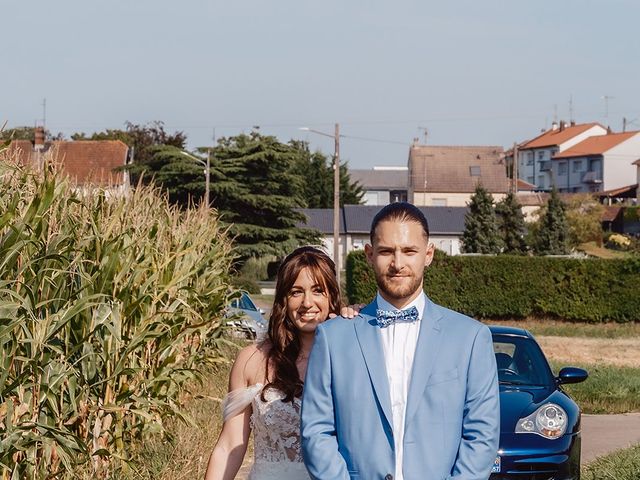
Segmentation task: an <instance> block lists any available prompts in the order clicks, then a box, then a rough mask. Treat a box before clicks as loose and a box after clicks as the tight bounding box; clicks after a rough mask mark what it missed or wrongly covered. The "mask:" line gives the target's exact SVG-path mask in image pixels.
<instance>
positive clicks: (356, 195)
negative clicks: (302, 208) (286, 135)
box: [289, 140, 364, 208]
mask: <svg viewBox="0 0 640 480" xmlns="http://www.w3.org/2000/svg"><path fill="white" fill-rule="evenodd" d="M289 144H290V145H291V146H292V147H293V148H295V149H296V150H297V151H298V153H299V163H298V173H299V174H300V175H302V176H303V177H304V178H305V179H306V181H305V182H304V188H303V194H304V197H305V200H306V201H307V206H308V207H309V208H333V159H329V158H328V157H327V156H326V155H325V154H324V153H322V152H319V151H316V152H313V153H312V152H311V151H310V150H309V144H308V143H307V142H303V141H300V140H291V141H290V142H289ZM363 195H364V191H363V190H362V187H361V186H360V185H359V184H358V182H352V181H351V177H350V176H349V169H348V168H347V165H346V163H341V164H340V205H341V206H342V205H359V204H360V203H362V197H363Z"/></svg>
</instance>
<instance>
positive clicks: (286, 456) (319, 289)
mask: <svg viewBox="0 0 640 480" xmlns="http://www.w3.org/2000/svg"><path fill="white" fill-rule="evenodd" d="M339 312H340V291H339V287H338V284H337V282H336V272H335V265H334V263H333V261H332V260H331V259H330V258H329V257H328V256H327V255H326V254H325V253H323V252H322V251H320V250H318V249H316V248H313V247H301V248H298V249H297V250H295V251H294V252H293V253H291V254H290V255H289V256H288V257H287V258H285V260H284V261H283V263H282V265H281V266H280V269H279V271H278V276H277V280H276V292H275V298H274V303H273V309H272V310H271V316H270V318H269V329H268V333H267V337H266V339H265V340H264V341H262V342H258V343H257V344H254V345H250V346H248V347H246V348H244V349H242V350H241V351H240V352H239V354H238V357H237V358H236V361H235V363H234V364H233V367H232V369H231V374H230V378H229V394H228V395H227V396H226V397H225V400H224V402H223V417H224V424H223V427H222V432H221V433H220V437H219V438H218V441H217V443H216V446H215V447H214V449H213V452H212V453H211V457H210V459H209V465H208V467H207V473H206V475H205V480H232V479H233V478H235V476H236V474H237V473H238V470H239V469H240V466H241V465H242V461H243V459H244V455H245V452H246V450H247V445H248V442H249V435H250V433H251V431H252V430H253V434H254V462H253V466H252V468H251V473H250V474H249V478H250V479H252V480H281V479H282V480H299V479H309V475H308V473H307V470H306V468H305V466H304V463H303V459H302V453H301V449H300V406H301V405H300V402H301V396H302V387H303V379H304V376H305V373H306V369H307V361H308V358H309V352H310V351H311V347H312V345H313V337H314V334H315V330H316V327H317V326H318V324H320V323H322V322H324V321H325V320H326V319H327V318H328V317H329V315H330V314H338V313H339Z"/></svg>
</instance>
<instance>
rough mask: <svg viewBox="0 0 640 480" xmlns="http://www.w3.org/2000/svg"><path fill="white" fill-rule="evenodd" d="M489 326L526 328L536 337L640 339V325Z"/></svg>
mask: <svg viewBox="0 0 640 480" xmlns="http://www.w3.org/2000/svg"><path fill="white" fill-rule="evenodd" d="M485 323H487V324H488V325H505V326H506V325H508V326H512V327H518V328H524V329H526V330H529V331H530V332H531V333H533V335H535V336H540V335H544V336H554V337H586V338H629V337H640V323H637V322H629V323H578V322H575V323H574V322H561V321H559V320H535V319H530V320H487V321H485Z"/></svg>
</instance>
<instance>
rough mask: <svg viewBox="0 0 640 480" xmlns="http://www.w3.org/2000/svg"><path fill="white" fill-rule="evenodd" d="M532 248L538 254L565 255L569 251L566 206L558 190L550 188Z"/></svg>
mask: <svg viewBox="0 0 640 480" xmlns="http://www.w3.org/2000/svg"><path fill="white" fill-rule="evenodd" d="M539 222H540V225H539V227H538V232H537V235H536V239H535V245H534V250H535V252H536V254H538V255H566V254H568V253H569V227H568V224H567V216H566V207H565V204H564V203H563V202H562V200H560V196H559V195H558V190H556V189H555V188H554V189H553V190H551V196H550V197H549V201H548V202H547V205H546V209H545V211H544V212H543V215H542V217H541V218H540V220H539Z"/></svg>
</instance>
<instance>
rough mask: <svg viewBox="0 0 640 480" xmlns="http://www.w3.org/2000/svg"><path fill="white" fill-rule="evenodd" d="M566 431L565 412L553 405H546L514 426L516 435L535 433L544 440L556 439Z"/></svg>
mask: <svg viewBox="0 0 640 480" xmlns="http://www.w3.org/2000/svg"><path fill="white" fill-rule="evenodd" d="M566 431H567V412H565V411H564V409H563V408H562V407H560V406H559V405H556V404H555V403H546V404H544V405H542V406H541V407H540V408H538V409H537V410H536V411H535V412H533V413H532V414H531V415H529V416H528V417H524V418H521V419H520V420H518V423H517V424H516V433H535V434H537V435H540V436H542V437H545V438H552V439H553V438H558V437H561V436H562V435H564V432H566Z"/></svg>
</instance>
